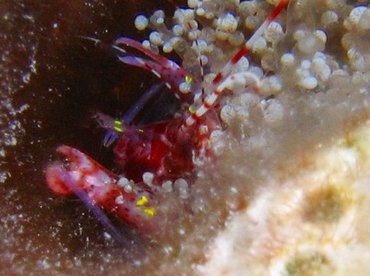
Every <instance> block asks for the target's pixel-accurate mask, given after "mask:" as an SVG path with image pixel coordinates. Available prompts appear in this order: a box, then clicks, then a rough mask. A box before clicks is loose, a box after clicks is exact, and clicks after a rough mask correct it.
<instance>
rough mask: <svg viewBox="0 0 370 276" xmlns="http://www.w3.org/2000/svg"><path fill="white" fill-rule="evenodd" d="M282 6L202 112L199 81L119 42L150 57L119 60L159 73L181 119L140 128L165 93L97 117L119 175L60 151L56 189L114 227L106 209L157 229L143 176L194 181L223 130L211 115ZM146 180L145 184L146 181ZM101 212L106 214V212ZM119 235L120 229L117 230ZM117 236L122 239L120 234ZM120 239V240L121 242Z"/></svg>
mask: <svg viewBox="0 0 370 276" xmlns="http://www.w3.org/2000/svg"><path fill="white" fill-rule="evenodd" d="M288 2H289V1H288V0H282V1H280V3H279V4H278V5H277V6H276V7H275V9H274V10H273V11H272V12H271V14H270V15H269V16H268V18H267V19H266V20H265V21H264V22H263V24H262V25H261V26H260V27H259V28H258V29H257V31H256V32H255V33H254V34H253V36H252V37H251V38H250V39H249V40H248V41H247V42H246V44H245V46H244V47H242V48H241V49H240V50H239V51H238V52H237V53H236V54H235V55H234V56H233V58H232V59H231V60H230V61H229V62H228V63H227V64H226V65H225V66H224V68H223V70H222V71H221V72H220V73H218V74H217V75H216V77H215V78H214V79H213V81H212V82H211V84H210V87H207V90H208V91H210V93H209V94H208V95H207V96H205V97H204V100H203V101H202V103H201V105H200V106H199V107H196V106H192V105H191V104H192V101H193V97H194V95H195V94H198V95H199V93H201V91H199V90H200V81H196V80H193V78H192V77H191V75H190V74H189V73H188V72H187V71H186V70H184V69H183V68H181V67H180V66H178V65H177V64H176V63H175V62H173V61H171V60H169V59H167V58H165V57H163V56H161V55H159V54H156V53H154V52H153V51H151V50H149V49H147V48H145V47H143V46H142V44H141V43H139V42H136V41H134V40H132V39H129V38H125V37H122V38H119V39H117V41H116V45H117V46H114V47H118V46H120V45H123V46H126V47H133V48H135V49H137V50H139V51H140V52H142V53H143V54H144V55H145V56H147V57H148V58H149V59H146V58H141V57H136V56H130V55H128V54H127V52H126V51H125V50H122V52H124V53H125V54H124V55H123V56H120V57H119V59H120V60H121V61H122V62H124V63H126V64H130V65H133V66H136V67H140V68H143V69H145V70H149V71H151V72H153V73H154V74H155V75H156V76H158V77H159V78H160V79H161V80H162V81H163V82H164V83H165V84H166V85H167V86H168V87H169V88H170V89H171V91H172V92H173V93H174V94H175V96H176V97H177V98H178V99H179V100H180V101H181V103H182V109H183V110H184V112H183V114H182V115H181V116H180V117H177V118H173V119H171V120H168V121H165V122H159V123H153V124H149V125H145V126H135V125H133V124H132V121H133V119H134V118H135V116H136V115H137V113H138V112H139V111H140V110H141V108H142V107H143V106H144V105H145V103H146V102H147V101H148V100H149V99H150V98H151V97H152V96H153V95H155V93H157V91H158V90H159V89H160V86H157V87H155V88H154V89H152V90H149V91H148V92H147V93H145V94H144V95H143V97H142V98H141V99H140V100H139V101H138V102H137V103H136V104H135V105H134V106H133V107H132V108H131V110H129V112H127V114H126V115H125V116H123V117H122V118H121V119H120V120H114V119H112V118H110V117H109V116H107V115H103V114H98V115H97V118H98V122H99V124H100V126H101V127H103V128H105V129H106V130H107V131H108V134H107V135H106V137H105V144H107V145H109V144H111V143H113V142H114V141H116V142H115V147H114V153H115V155H116V164H117V165H118V167H119V168H120V169H121V175H120V176H119V175H116V174H114V173H112V172H110V171H109V170H107V169H106V168H104V167H103V166H101V165H100V164H99V163H98V162H96V161H95V160H93V159H92V158H91V157H89V156H88V155H87V154H85V153H83V152H81V151H79V150H77V149H75V148H72V147H70V146H66V145H62V146H60V147H58V149H57V152H58V153H60V154H61V155H63V156H65V157H66V159H67V162H66V163H65V164H63V163H61V162H56V163H54V164H52V165H50V166H48V167H47V169H46V180H47V183H48V185H49V187H50V189H51V190H52V191H54V192H55V193H56V194H59V195H69V194H76V195H77V196H79V197H80V198H81V199H82V200H83V201H84V202H85V203H86V204H87V205H88V206H89V207H90V209H92V211H93V212H94V213H95V215H97V217H98V218H99V219H100V220H101V221H102V223H103V224H105V225H106V226H107V227H108V228H111V230H112V228H113V227H111V225H110V224H109V222H105V221H106V217H105V215H104V213H103V212H101V209H103V210H105V211H107V212H110V213H112V214H114V215H115V216H116V217H118V218H120V219H122V220H124V221H126V222H128V223H129V224H131V225H133V226H135V227H136V228H138V229H139V230H141V231H151V230H153V229H157V228H158V225H159V223H161V219H160V218H161V214H160V211H159V208H158V204H159V203H158V202H157V201H156V198H155V191H154V189H152V188H151V185H147V184H148V183H147V182H148V181H144V180H143V175H144V174H145V173H149V175H151V176H152V177H151V180H150V182H151V183H149V184H153V185H161V184H162V183H163V182H165V181H168V180H170V181H175V180H176V179H178V178H185V179H187V178H188V177H190V176H191V173H192V171H193V169H194V163H193V159H194V158H195V157H197V156H199V155H200V154H201V153H204V152H207V144H208V138H209V135H210V133H211V132H212V130H214V129H215V128H216V127H217V125H218V124H217V119H215V118H216V117H215V114H214V113H213V112H210V111H211V110H212V108H213V106H214V105H215V103H216V102H217V100H218V98H219V96H220V95H221V93H222V92H223V89H224V85H223V83H224V82H225V80H226V79H227V77H228V76H229V74H230V72H231V71H232V69H233V66H234V65H235V64H236V63H238V62H239V60H240V59H241V58H242V57H243V56H244V55H246V54H247V53H248V52H249V50H250V48H251V47H252V46H253V44H254V43H255V41H256V40H257V39H258V38H259V37H261V35H262V33H263V32H264V30H265V29H266V28H267V26H268V25H269V24H270V23H271V21H273V20H274V19H275V18H276V17H277V16H278V15H279V14H280V12H281V11H282V10H283V9H284V8H285V7H286V6H287V5H288ZM144 182H145V183H144ZM100 208H101V209H100ZM112 231H113V232H114V229H113V230H112ZM117 235H118V234H117ZM117 235H116V236H117Z"/></svg>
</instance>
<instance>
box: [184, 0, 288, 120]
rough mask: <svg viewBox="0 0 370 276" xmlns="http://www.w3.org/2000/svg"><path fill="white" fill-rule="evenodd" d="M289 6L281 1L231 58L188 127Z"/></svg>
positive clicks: (214, 97)
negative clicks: (234, 68)
mask: <svg viewBox="0 0 370 276" xmlns="http://www.w3.org/2000/svg"><path fill="white" fill-rule="evenodd" d="M288 4H289V0H281V1H280V3H279V4H278V5H277V6H276V7H275V8H274V9H273V10H272V12H271V13H270V15H269V16H268V17H267V18H266V19H265V21H264V22H263V23H262V25H261V26H260V27H259V28H258V29H257V30H256V31H255V33H254V34H253V35H252V36H251V37H250V38H249V39H248V41H247V42H246V43H245V45H244V46H243V47H242V48H241V49H239V51H238V52H237V53H236V54H235V55H234V56H233V57H232V58H231V60H230V61H229V62H228V63H227V64H226V65H225V66H224V68H223V69H222V70H221V71H220V72H219V73H218V74H217V75H216V76H215V77H214V79H213V80H212V82H211V84H210V88H209V89H210V91H212V92H211V93H210V94H209V95H208V96H207V97H206V98H205V100H204V101H203V103H202V105H201V106H200V107H199V108H195V107H193V106H191V107H190V108H189V111H190V116H189V117H188V118H187V119H186V121H185V124H186V125H187V126H191V125H193V124H194V123H195V122H196V121H198V119H199V118H200V117H202V116H203V115H204V114H205V113H206V112H207V111H208V110H210V109H211V108H212V107H213V105H214V104H215V102H216V101H217V99H218V98H219V96H220V95H221V94H222V89H221V88H220V84H221V82H222V81H223V80H225V78H227V77H228V76H229V74H230V72H231V71H232V69H233V67H234V66H235V64H237V63H238V62H239V61H240V59H241V58H242V57H243V56H245V55H246V54H248V53H249V52H250V50H251V48H252V47H253V45H254V43H255V42H256V41H257V40H258V39H259V38H260V37H261V36H262V34H263V32H264V31H265V30H266V28H267V27H268V26H269V25H270V23H271V22H272V21H273V20H274V19H275V18H276V17H277V16H278V15H279V14H280V13H281V12H282V10H283V9H284V8H286V7H287V6H288Z"/></svg>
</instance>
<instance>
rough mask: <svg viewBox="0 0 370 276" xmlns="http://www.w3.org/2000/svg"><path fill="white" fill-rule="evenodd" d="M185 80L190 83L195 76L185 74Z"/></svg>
mask: <svg viewBox="0 0 370 276" xmlns="http://www.w3.org/2000/svg"><path fill="white" fill-rule="evenodd" d="M185 82H186V83H188V84H190V83H192V82H193V78H192V77H191V76H189V75H187V76H185Z"/></svg>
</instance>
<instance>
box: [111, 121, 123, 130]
mask: <svg viewBox="0 0 370 276" xmlns="http://www.w3.org/2000/svg"><path fill="white" fill-rule="evenodd" d="M113 129H114V130H115V131H117V132H123V130H124V128H123V122H122V121H120V120H114V125H113Z"/></svg>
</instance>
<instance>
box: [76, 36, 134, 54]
mask: <svg viewBox="0 0 370 276" xmlns="http://www.w3.org/2000/svg"><path fill="white" fill-rule="evenodd" d="M78 38H80V39H83V40H88V41H92V42H94V44H95V45H99V46H101V47H102V48H103V49H108V50H111V51H113V53H114V54H116V55H118V56H122V55H126V54H127V52H126V51H125V49H122V48H121V47H118V46H117V45H114V44H110V43H107V42H104V41H102V40H100V39H97V38H93V37H89V36H78Z"/></svg>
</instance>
